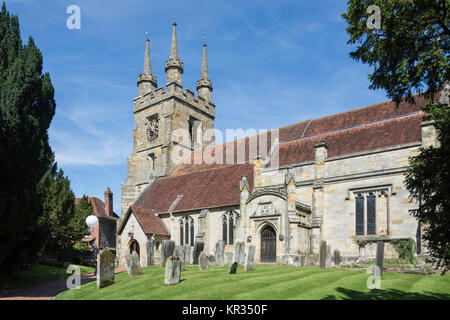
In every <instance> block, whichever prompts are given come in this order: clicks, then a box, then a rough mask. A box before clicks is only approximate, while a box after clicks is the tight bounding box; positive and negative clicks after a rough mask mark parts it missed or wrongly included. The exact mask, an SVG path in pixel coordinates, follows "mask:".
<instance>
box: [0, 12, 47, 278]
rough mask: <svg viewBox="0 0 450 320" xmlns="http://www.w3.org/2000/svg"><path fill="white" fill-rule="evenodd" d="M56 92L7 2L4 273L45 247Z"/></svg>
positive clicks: (1, 188) (2, 92)
mask: <svg viewBox="0 0 450 320" xmlns="http://www.w3.org/2000/svg"><path fill="white" fill-rule="evenodd" d="M55 107H56V104H55V100H54V88H53V85H52V82H51V80H50V75H49V74H48V73H42V54H41V52H40V50H39V49H38V48H37V47H36V45H35V43H34V40H33V39H32V38H31V37H30V38H29V39H28V43H27V44H25V45H23V44H22V40H21V37H20V29H19V19H18V17H17V16H15V15H13V14H10V13H9V12H8V11H7V9H6V5H5V3H3V6H2V9H1V13H0V181H1V183H0V269H2V268H6V267H9V266H20V265H22V264H24V263H27V262H28V261H30V259H33V257H34V255H35V253H36V252H37V249H38V248H39V247H40V246H41V245H42V244H41V243H40V240H41V239H40V236H39V228H37V222H38V217H39V216H40V215H41V214H42V204H41V199H40V197H39V193H38V183H39V181H40V180H41V178H42V177H43V175H44V174H45V172H46V171H47V169H48V168H49V166H50V164H51V158H52V150H51V148H50V145H49V142H48V133H47V130H48V128H49V126H50V122H51V121H52V118H53V116H54V114H55Z"/></svg>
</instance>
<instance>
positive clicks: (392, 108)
mask: <svg viewBox="0 0 450 320" xmlns="http://www.w3.org/2000/svg"><path fill="white" fill-rule="evenodd" d="M415 100H416V103H415V104H409V103H406V102H402V103H400V104H399V105H398V106H396V105H395V102H393V101H385V102H381V103H378V104H375V105H372V106H368V107H364V108H359V109H354V110H350V111H346V112H342V113H338V114H335V115H331V116H328V117H323V118H319V119H315V120H313V121H312V122H311V124H310V125H309V126H308V129H307V130H306V134H305V137H308V136H312V135H316V134H321V133H325V132H330V131H334V130H337V129H342V128H349V127H353V126H358V125H362V124H366V123H367V124H368V123H372V122H375V121H380V120H384V119H392V118H395V117H399V116H404V115H407V114H411V113H415V112H418V111H421V110H422V108H423V107H425V105H426V104H427V102H428V100H425V99H424V98H421V97H419V96H416V97H415ZM280 141H282V140H281V139H280Z"/></svg>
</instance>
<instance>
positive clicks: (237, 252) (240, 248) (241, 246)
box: [233, 242, 245, 265]
mask: <svg viewBox="0 0 450 320" xmlns="http://www.w3.org/2000/svg"><path fill="white" fill-rule="evenodd" d="M244 250H245V243H244V242H236V243H235V245H234V256H233V262H235V261H236V262H237V263H238V264H239V265H243V264H244V260H245V251H244Z"/></svg>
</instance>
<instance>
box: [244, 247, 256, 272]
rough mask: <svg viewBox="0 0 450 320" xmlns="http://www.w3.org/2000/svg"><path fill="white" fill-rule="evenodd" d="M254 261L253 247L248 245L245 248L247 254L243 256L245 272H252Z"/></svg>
mask: <svg viewBox="0 0 450 320" xmlns="http://www.w3.org/2000/svg"><path fill="white" fill-rule="evenodd" d="M254 261H255V246H252V245H249V246H248V247H247V254H246V255H245V271H249V270H253V262H254Z"/></svg>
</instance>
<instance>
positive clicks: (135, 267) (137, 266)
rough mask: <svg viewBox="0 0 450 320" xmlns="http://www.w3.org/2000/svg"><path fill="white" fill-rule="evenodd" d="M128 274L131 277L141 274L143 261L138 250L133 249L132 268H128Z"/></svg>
mask: <svg viewBox="0 0 450 320" xmlns="http://www.w3.org/2000/svg"><path fill="white" fill-rule="evenodd" d="M127 270H128V275H130V276H131V277H134V276H137V275H139V274H141V261H140V259H139V255H138V254H137V252H136V251H133V253H132V254H131V259H130V268H127Z"/></svg>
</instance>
